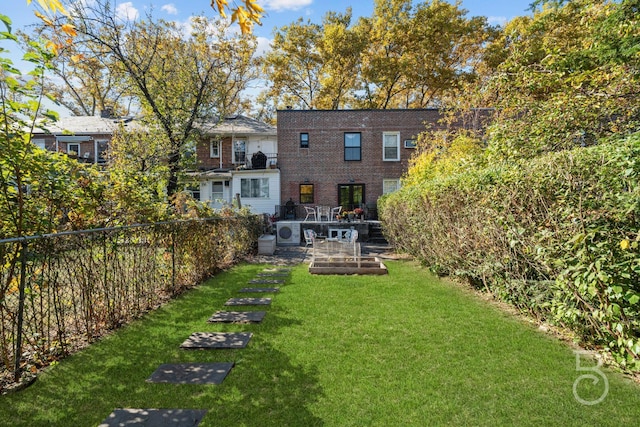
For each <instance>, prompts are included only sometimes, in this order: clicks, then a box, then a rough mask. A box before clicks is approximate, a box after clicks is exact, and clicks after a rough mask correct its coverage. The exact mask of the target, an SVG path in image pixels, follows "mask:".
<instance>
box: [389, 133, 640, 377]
mask: <svg viewBox="0 0 640 427" xmlns="http://www.w3.org/2000/svg"><path fill="white" fill-rule="evenodd" d="M380 215H381V220H382V222H383V226H384V230H385V233H386V235H387V238H388V239H389V241H390V242H391V243H393V244H394V245H395V246H396V247H397V248H399V249H401V250H404V251H406V252H408V253H410V254H412V255H414V256H415V257H416V258H418V259H419V260H421V261H422V262H423V263H424V264H425V265H427V266H429V267H430V268H431V269H432V270H433V271H434V272H436V273H438V274H440V275H457V276H460V277H463V278H465V279H468V280H469V281H470V282H471V283H472V284H473V285H475V286H476V287H479V288H486V289H487V290H489V291H491V292H492V293H494V294H495V295H497V296H498V297H499V298H501V299H502V300H505V301H507V302H510V303H512V304H513V305H515V306H517V307H518V308H519V309H521V310H524V311H527V312H529V313H531V314H533V315H534V316H537V317H538V318H539V319H540V320H544V321H551V322H556V323H557V324H560V325H562V326H564V327H569V328H571V329H572V330H573V331H575V332H576V333H577V334H578V335H579V336H580V337H581V339H582V340H583V343H585V344H589V345H592V346H595V347H597V348H601V349H604V350H607V351H610V352H611V354H612V355H613V356H614V357H615V358H616V360H617V362H618V363H620V365H622V366H623V367H625V368H626V369H630V370H635V371H638V370H640V360H639V355H640V250H639V244H640V234H639V223H640V221H639V220H640V133H638V134H634V135H631V136H630V137H627V138H626V139H623V140H616V141H609V142H605V143H602V144H601V145H598V146H594V147H589V148H581V149H576V150H572V151H565V152H559V153H552V154H549V155H547V156H544V157H540V158H536V159H531V160H527V161H520V162H514V163H511V164H504V165H499V166H494V167H487V168H485V169H476V170H469V171H468V172H465V173H463V174H459V175H455V176H450V177H446V178H441V179H435V180H432V181H428V182H424V183H422V184H420V185H418V186H412V187H408V188H404V189H403V190H401V191H400V192H398V193H395V194H393V195H390V196H389V197H387V198H385V199H383V200H382V201H381V203H380Z"/></svg>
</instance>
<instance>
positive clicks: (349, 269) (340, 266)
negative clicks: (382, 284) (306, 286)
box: [309, 256, 389, 274]
mask: <svg viewBox="0 0 640 427" xmlns="http://www.w3.org/2000/svg"><path fill="white" fill-rule="evenodd" d="M309 273H311V274H389V272H388V271H387V267H386V266H385V265H384V264H383V263H382V261H381V260H380V259H379V258H378V257H339V256H333V257H331V256H329V257H314V258H313V260H312V261H311V264H309Z"/></svg>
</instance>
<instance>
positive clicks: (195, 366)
mask: <svg viewBox="0 0 640 427" xmlns="http://www.w3.org/2000/svg"><path fill="white" fill-rule="evenodd" d="M231 368H233V363H232V362H223V363H179V364H170V363H166V364H163V365H160V366H159V367H158V369H156V370H155V371H154V373H153V374H151V376H150V377H149V379H147V382H150V383H170V384H222V381H224V379H225V378H226V376H227V374H229V371H230V370H231Z"/></svg>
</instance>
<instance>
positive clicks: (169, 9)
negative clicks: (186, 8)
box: [160, 3, 178, 15]
mask: <svg viewBox="0 0 640 427" xmlns="http://www.w3.org/2000/svg"><path fill="white" fill-rule="evenodd" d="M160 10H161V11H163V12H166V13H168V14H169V15H177V14H178V8H177V7H176V5H175V4H173V3H169V4H165V5H164V6H162V7H161V8H160Z"/></svg>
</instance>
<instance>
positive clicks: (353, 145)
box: [344, 132, 362, 162]
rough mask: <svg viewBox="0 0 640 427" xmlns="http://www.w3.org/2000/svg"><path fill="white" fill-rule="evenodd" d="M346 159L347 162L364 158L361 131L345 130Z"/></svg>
mask: <svg viewBox="0 0 640 427" xmlns="http://www.w3.org/2000/svg"><path fill="white" fill-rule="evenodd" d="M344 160H345V162H349V161H358V160H362V143H361V141H360V132H345V134H344Z"/></svg>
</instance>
